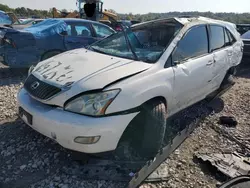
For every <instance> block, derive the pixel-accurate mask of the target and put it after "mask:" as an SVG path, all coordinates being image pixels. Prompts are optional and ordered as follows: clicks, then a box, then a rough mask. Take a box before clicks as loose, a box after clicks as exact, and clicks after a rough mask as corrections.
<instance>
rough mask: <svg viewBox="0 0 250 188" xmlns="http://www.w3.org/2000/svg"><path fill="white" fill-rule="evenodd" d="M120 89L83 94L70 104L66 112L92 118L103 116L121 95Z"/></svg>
mask: <svg viewBox="0 0 250 188" xmlns="http://www.w3.org/2000/svg"><path fill="white" fill-rule="evenodd" d="M120 91H121V90H120V89H114V90H109V91H103V92H98V93H91V94H83V95H81V96H79V97H77V98H75V99H73V100H71V101H69V102H68V103H66V105H65V107H64V110H66V111H70V112H74V113H79V114H83V115H90V116H101V115H104V114H105V111H106V109H107V108H108V106H109V105H110V104H111V102H112V101H113V100H114V99H115V97H116V96H117V95H118V94H119V92H120Z"/></svg>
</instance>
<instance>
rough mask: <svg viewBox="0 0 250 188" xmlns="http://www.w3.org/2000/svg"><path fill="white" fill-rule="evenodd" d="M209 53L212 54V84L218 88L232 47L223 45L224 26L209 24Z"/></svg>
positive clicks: (227, 65)
mask: <svg viewBox="0 0 250 188" xmlns="http://www.w3.org/2000/svg"><path fill="white" fill-rule="evenodd" d="M209 36H210V49H209V51H210V53H212V54H213V56H214V62H213V64H211V67H212V70H213V78H212V81H211V83H212V85H213V88H218V87H219V86H220V84H221V82H222V80H223V78H224V76H225V74H226V72H227V70H228V68H229V65H230V62H229V61H230V57H231V55H232V49H231V48H230V47H229V48H227V46H226V45H225V39H226V38H225V34H224V27H222V26H220V25H210V26H209Z"/></svg>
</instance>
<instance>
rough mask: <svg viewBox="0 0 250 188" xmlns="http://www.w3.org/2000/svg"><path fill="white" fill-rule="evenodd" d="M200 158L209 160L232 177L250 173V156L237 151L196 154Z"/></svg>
mask: <svg viewBox="0 0 250 188" xmlns="http://www.w3.org/2000/svg"><path fill="white" fill-rule="evenodd" d="M196 157H197V158H198V159H201V160H202V161H204V162H209V163H210V164H211V165H212V166H214V167H216V169H217V170H219V171H220V172H222V173H223V174H225V175H226V176H228V177H230V178H235V177H238V176H242V175H249V173H250V157H245V156H243V155H241V154H239V153H237V152H234V153H222V154H220V153H215V154H196Z"/></svg>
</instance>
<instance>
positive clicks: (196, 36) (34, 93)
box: [18, 17, 243, 156]
mask: <svg viewBox="0 0 250 188" xmlns="http://www.w3.org/2000/svg"><path fill="white" fill-rule="evenodd" d="M242 51H243V43H242V41H241V39H240V35H239V33H238V32H237V31H236V27H235V25H234V24H231V23H228V22H223V21H218V20H212V19H208V18H203V17H195V18H169V19H162V20H154V21H150V22H145V23H141V24H136V25H134V26H132V27H131V28H124V30H123V31H122V32H118V33H116V34H113V35H111V36H109V37H107V38H105V39H103V40H101V41H98V42H96V43H95V44H93V45H91V46H89V47H88V49H77V50H72V51H68V52H65V53H62V54H60V55H57V56H55V57H52V58H50V59H48V60H45V61H43V62H40V63H39V64H38V65H37V66H36V67H35V68H32V69H30V74H29V76H28V78H27V80H26V81H25V83H24V87H23V88H22V89H21V90H20V92H19V94H18V101H19V105H20V106H19V115H20V117H21V118H22V119H23V120H24V121H25V122H26V123H27V124H28V125H29V126H31V127H32V128H33V129H35V130H36V131H38V132H40V133H42V134H43V135H45V136H47V137H50V138H52V139H54V140H56V141H57V142H58V143H59V144H60V145H62V146H63V147H65V148H69V149H72V150H76V151H80V152H85V153H101V152H106V151H117V148H119V151H122V152H121V156H122V155H123V152H125V149H126V147H123V144H124V143H127V145H126V146H129V148H132V149H134V150H137V154H138V153H139V154H140V155H148V156H151V155H154V154H155V152H157V151H158V150H159V148H160V147H161V144H162V142H163V138H164V134H165V130H167V128H168V125H167V123H166V119H167V117H170V116H171V115H173V114H175V113H177V112H178V111H180V110H182V109H184V108H186V107H188V106H190V105H192V104H194V103H196V102H198V101H200V100H202V99H205V98H206V97H207V96H210V94H211V93H216V91H219V89H220V88H221V87H222V86H223V85H224V84H225V83H227V80H228V79H229V78H230V75H231V74H233V73H234V72H235V71H234V70H235V67H236V66H237V65H238V64H239V63H240V62H241V59H242ZM121 148H122V149H121ZM118 153H119V152H118ZM124 155H126V154H124Z"/></svg>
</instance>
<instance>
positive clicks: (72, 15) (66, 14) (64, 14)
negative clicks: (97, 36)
mask: <svg viewBox="0 0 250 188" xmlns="http://www.w3.org/2000/svg"><path fill="white" fill-rule="evenodd" d="M52 15H53V18H79V13H78V12H62V11H59V10H57V9H56V8H55V7H53V8H52Z"/></svg>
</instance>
